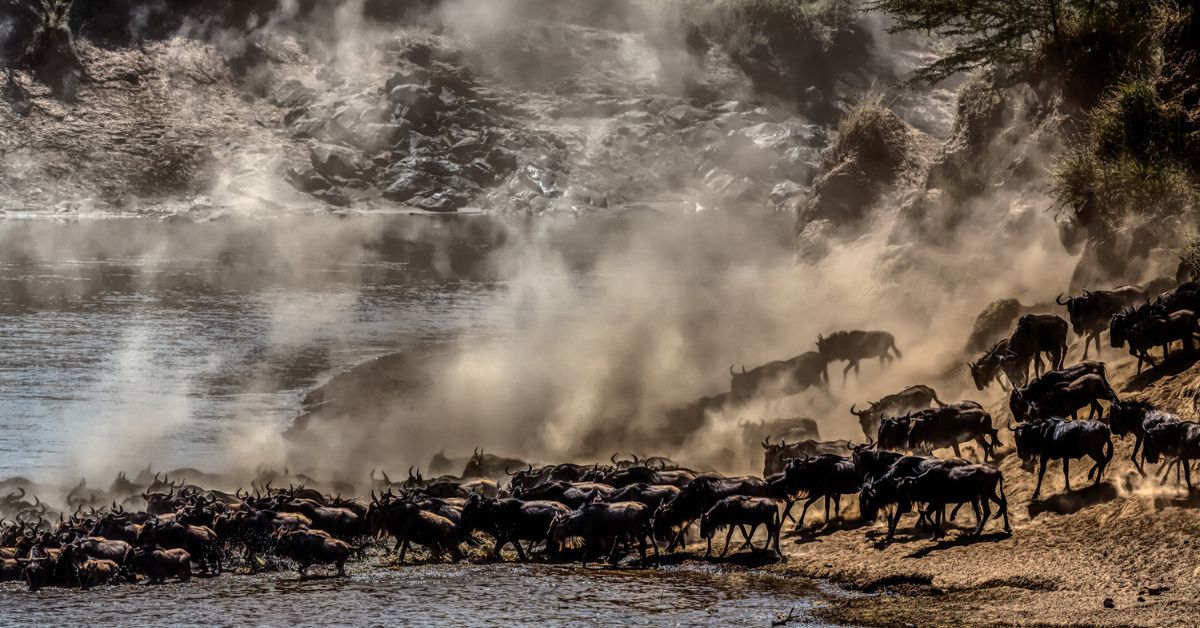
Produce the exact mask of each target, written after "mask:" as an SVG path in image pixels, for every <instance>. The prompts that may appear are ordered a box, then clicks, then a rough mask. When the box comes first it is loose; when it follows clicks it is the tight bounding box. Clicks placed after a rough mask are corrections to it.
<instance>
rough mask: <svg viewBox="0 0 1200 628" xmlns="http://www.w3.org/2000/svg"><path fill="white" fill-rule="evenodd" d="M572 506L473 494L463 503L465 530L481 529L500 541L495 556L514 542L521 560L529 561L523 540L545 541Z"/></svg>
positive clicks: (494, 549) (497, 542)
mask: <svg viewBox="0 0 1200 628" xmlns="http://www.w3.org/2000/svg"><path fill="white" fill-rule="evenodd" d="M570 512H571V509H570V508H567V507H566V506H565V505H563V504H561V503H559V502H554V501H540V500H539V501H521V500H519V499H490V498H485V497H481V496H479V495H472V496H471V497H470V498H468V499H467V502H466V504H464V505H463V510H462V523H461V527H462V528H463V532H470V531H472V530H480V531H483V532H486V533H487V534H490V535H491V536H492V538H493V539H495V540H496V545H495V546H494V547H493V548H492V557H493V558H499V557H500V550H501V549H503V548H504V546H505V545H508V544H509V543H512V545H513V547H515V548H516V550H517V556H518V557H519V558H520V559H521V560H528V558H527V557H526V555H525V550H523V549H522V548H521V541H527V542H528V543H529V545H530V548H531V549H532V547H533V546H534V545H537V544H538V543H542V542H545V541H546V540H547V538H548V537H549V535H550V528H551V526H553V525H554V521H555V519H556V518H557V517H560V516H566V515H567V514H568V513H570Z"/></svg>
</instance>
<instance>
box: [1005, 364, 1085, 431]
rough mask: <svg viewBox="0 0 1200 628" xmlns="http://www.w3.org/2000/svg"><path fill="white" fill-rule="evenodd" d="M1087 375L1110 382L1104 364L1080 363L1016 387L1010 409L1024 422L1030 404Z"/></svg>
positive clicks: (1009, 400)
mask: <svg viewBox="0 0 1200 628" xmlns="http://www.w3.org/2000/svg"><path fill="white" fill-rule="evenodd" d="M1085 375H1097V376H1099V377H1100V378H1101V379H1103V380H1104V381H1105V382H1107V381H1108V371H1107V370H1106V369H1105V368H1104V363H1103V362H1096V361H1093V360H1088V361H1086V362H1079V363H1078V364H1073V365H1071V366H1068V367H1066V368H1062V369H1057V370H1053V371H1047V372H1046V373H1045V374H1044V375H1042V376H1041V377H1039V378H1037V379H1035V380H1033V381H1032V382H1029V384H1028V385H1026V386H1023V387H1014V388H1013V389H1012V392H1010V393H1009V395H1008V409H1009V411H1010V412H1012V415H1013V418H1014V419H1016V420H1017V422H1021V421H1024V420H1026V419H1027V418H1028V416H1029V404H1031V403H1038V402H1039V401H1041V400H1042V398H1043V397H1044V396H1045V395H1047V394H1050V393H1051V392H1053V391H1054V390H1055V389H1057V388H1058V387H1059V386H1062V385H1064V384H1070V383H1071V382H1074V381H1075V380H1077V379H1079V378H1080V377H1083V376H1085Z"/></svg>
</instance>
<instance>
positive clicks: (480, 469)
mask: <svg viewBox="0 0 1200 628" xmlns="http://www.w3.org/2000/svg"><path fill="white" fill-rule="evenodd" d="M528 464H529V463H527V462H525V461H524V460H519V459H517V458H501V457H500V456H496V455H494V454H485V453H483V450H482V449H479V448H476V449H475V453H473V454H472V455H471V458H470V459H469V460H467V464H466V466H465V467H464V468H463V472H462V478H463V479H464V480H465V479H468V478H493V479H497V478H504V477H505V475H504V470H505V469H520V468H521V467H524V466H527V465H528Z"/></svg>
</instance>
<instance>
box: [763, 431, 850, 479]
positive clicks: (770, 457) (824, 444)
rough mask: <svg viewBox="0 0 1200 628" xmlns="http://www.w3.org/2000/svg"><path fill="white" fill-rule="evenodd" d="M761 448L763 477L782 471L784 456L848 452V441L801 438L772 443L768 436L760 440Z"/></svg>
mask: <svg viewBox="0 0 1200 628" xmlns="http://www.w3.org/2000/svg"><path fill="white" fill-rule="evenodd" d="M762 448H763V450H764V451H763V477H767V476H768V475H774V474H776V473H780V472H782V471H783V467H784V459H785V458H802V457H804V456H819V455H821V454H838V455H844V454H848V453H850V441H848V440H832V441H816V440H811V439H809V440H803V441H800V442H798V443H788V442H787V441H780V442H778V443H772V442H771V440H770V439H769V438H768V439H767V440H764V441H763V442H762Z"/></svg>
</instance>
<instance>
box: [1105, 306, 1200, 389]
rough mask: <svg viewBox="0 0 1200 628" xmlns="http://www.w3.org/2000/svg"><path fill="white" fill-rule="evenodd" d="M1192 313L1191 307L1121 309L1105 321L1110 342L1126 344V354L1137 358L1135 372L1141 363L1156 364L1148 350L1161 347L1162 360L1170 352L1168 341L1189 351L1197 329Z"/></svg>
mask: <svg viewBox="0 0 1200 628" xmlns="http://www.w3.org/2000/svg"><path fill="white" fill-rule="evenodd" d="M1196 322H1197V319H1196V314H1195V313H1194V312H1193V311H1192V310H1177V311H1174V312H1170V313H1165V312H1163V311H1157V310H1156V309H1155V308H1150V309H1148V310H1141V309H1139V310H1137V311H1135V310H1128V309H1127V310H1124V311H1122V312H1120V313H1118V314H1116V315H1114V316H1113V317H1112V322H1111V323H1110V324H1109V335H1110V344H1112V346H1113V347H1121V346H1123V345H1124V344H1125V343H1129V354H1130V355H1133V356H1136V357H1137V359H1138V365H1137V372H1138V373H1141V372H1142V363H1143V362H1149V363H1150V366H1151V367H1153V366H1156V365H1155V363H1154V358H1151V357H1150V350H1151V349H1153V348H1154V347H1162V350H1163V360H1164V361H1165V360H1166V359H1167V358H1168V357H1169V355H1170V346H1171V343H1172V342H1174V341H1176V340H1179V341H1181V342H1182V343H1183V350H1184V352H1185V353H1188V354H1190V353H1192V350H1193V340H1194V338H1195V334H1196V332H1197V331H1198V328H1197V325H1196Z"/></svg>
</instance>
